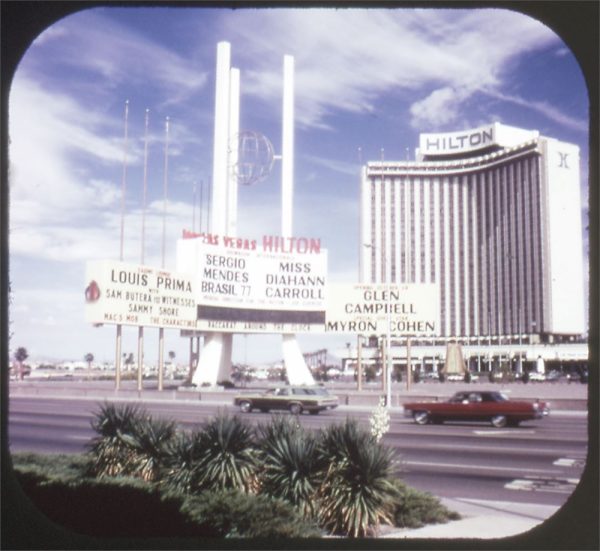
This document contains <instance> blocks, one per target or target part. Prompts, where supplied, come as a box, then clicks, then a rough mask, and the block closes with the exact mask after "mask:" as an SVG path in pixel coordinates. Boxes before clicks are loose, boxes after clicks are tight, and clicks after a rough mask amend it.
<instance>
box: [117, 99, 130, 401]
mask: <svg viewBox="0 0 600 551" xmlns="http://www.w3.org/2000/svg"><path fill="white" fill-rule="evenodd" d="M124 119H125V120H124V126H125V136H124V142H123V174H122V178H121V240H120V251H119V260H120V261H121V262H123V243H124V237H125V185H126V181H127V146H128V140H127V130H128V121H129V100H126V101H125V115H124ZM122 337H123V328H122V326H121V324H118V325H117V336H116V342H115V390H119V389H120V388H121V349H122Z"/></svg>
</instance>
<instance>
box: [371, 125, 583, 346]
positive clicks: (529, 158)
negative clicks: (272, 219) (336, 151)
mask: <svg viewBox="0 0 600 551" xmlns="http://www.w3.org/2000/svg"><path fill="white" fill-rule="evenodd" d="M416 158H417V160H416V161H381V162H377V161H375V162H369V163H368V164H367V165H366V166H365V167H363V170H362V184H361V244H362V245H363V246H361V253H360V256H361V267H360V272H361V273H360V275H361V281H362V282H364V283H367V282H374V283H388V282H394V283H436V284H438V286H439V294H440V302H439V304H440V306H439V308H440V311H439V320H440V327H439V332H438V336H439V337H442V338H444V339H451V338H461V339H466V340H467V341H468V340H469V339H472V338H480V337H486V336H491V335H494V336H496V337H498V336H502V337H503V338H504V339H505V342H518V340H519V339H521V338H523V335H527V336H529V338H530V339H532V340H537V339H539V340H541V341H542V342H556V341H557V340H558V341H560V340H563V339H564V338H565V336H567V337H568V336H573V335H581V334H583V333H584V331H585V320H584V290H583V282H584V278H583V259H582V257H583V246H582V222H581V199H580V187H579V186H580V174H579V149H578V147H577V146H575V145H572V144H568V143H564V142H560V141H558V140H556V139H552V138H547V137H543V136H540V135H539V133H538V132H537V131H530V130H522V129H518V128H513V127H509V126H505V125H502V124H499V123H494V124H491V125H488V126H484V127H481V128H476V129H472V130H466V131H462V132H450V133H443V134H421V135H420V140H419V149H418V150H417V156H416Z"/></svg>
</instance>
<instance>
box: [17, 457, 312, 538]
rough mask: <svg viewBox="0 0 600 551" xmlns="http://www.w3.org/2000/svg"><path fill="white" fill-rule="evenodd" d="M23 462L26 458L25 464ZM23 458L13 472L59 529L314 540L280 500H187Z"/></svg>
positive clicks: (219, 496) (220, 496) (133, 482)
mask: <svg viewBox="0 0 600 551" xmlns="http://www.w3.org/2000/svg"><path fill="white" fill-rule="evenodd" d="M23 460H25V461H23ZM36 463H38V462H37V461H35V460H32V458H20V459H19V461H17V462H16V463H15V474H16V477H17V480H18V482H19V483H20V485H21V486H22V488H23V490H24V491H25V493H26V494H27V495H28V496H29V497H30V499H31V500H32V501H33V503H34V504H35V505H36V506H37V508H38V509H39V510H40V511H41V512H42V513H43V514H44V515H45V516H47V517H48V518H49V519H50V520H52V521H53V522H55V523H56V524H58V525H60V526H62V527H64V528H66V529H68V530H71V531H73V532H76V533H79V534H85V535H89V536H94V537H101V538H108V537H110V538H147V537H161V538H173V537H185V538H190V537H280V538H292V537H318V536H320V532H319V530H318V529H317V528H316V527H315V526H314V525H313V524H311V523H309V522H306V521H304V520H303V519H302V517H301V516H300V514H299V513H298V512H296V511H295V510H294V508H293V507H292V506H291V505H290V504H288V503H285V502H284V501H282V500H277V499H273V498H270V497H267V496H254V495H246V494H242V493H239V492H235V491H226V492H217V493H212V492H206V493H203V494H199V495H198V496H184V495H180V494H176V493H173V492H161V491H160V490H159V488H158V486H157V485H154V484H149V483H147V482H145V481H143V480H141V479H139V478H133V477H113V478H108V477H104V478H99V479H91V478H76V477H74V476H73V474H74V472H75V471H73V472H67V476H65V477H63V478H61V477H60V476H59V474H58V471H60V470H61V468H59V469H55V471H56V473H55V474H54V475H52V476H48V475H47V474H46V475H45V474H44V473H43V472H42V471H43V470H44V468H46V467H48V468H49V469H50V470H52V467H51V466H50V465H49V464H48V462H46V461H44V460H40V461H39V463H40V465H37V464H36Z"/></svg>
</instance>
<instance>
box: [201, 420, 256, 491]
mask: <svg viewBox="0 0 600 551" xmlns="http://www.w3.org/2000/svg"><path fill="white" fill-rule="evenodd" d="M202 432H203V433H204V434H203V438H204V450H203V451H202V453H201V455H200V458H199V462H198V467H197V468H198V472H199V473H200V478H199V480H198V483H199V485H200V487H201V488H202V489H206V490H225V489H238V490H241V491H244V492H249V491H252V490H253V489H255V488H256V484H257V477H256V466H257V463H256V462H257V456H258V450H257V448H256V445H255V433H254V429H253V428H252V427H251V426H250V425H249V424H247V423H245V422H243V421H242V420H241V419H240V418H239V417H238V416H237V415H235V416H233V417H231V416H229V415H227V414H223V413H219V414H218V415H217V416H215V417H213V418H212V419H211V420H210V421H208V422H207V423H206V424H205V425H204V426H203V427H202Z"/></svg>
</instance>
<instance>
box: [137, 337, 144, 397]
mask: <svg viewBox="0 0 600 551" xmlns="http://www.w3.org/2000/svg"><path fill="white" fill-rule="evenodd" d="M143 371H144V328H143V327H141V326H140V327H138V377H137V389H138V392H141V391H142V388H143Z"/></svg>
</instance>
